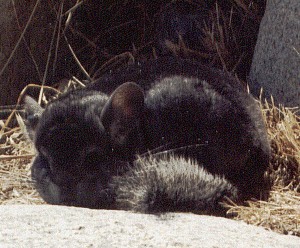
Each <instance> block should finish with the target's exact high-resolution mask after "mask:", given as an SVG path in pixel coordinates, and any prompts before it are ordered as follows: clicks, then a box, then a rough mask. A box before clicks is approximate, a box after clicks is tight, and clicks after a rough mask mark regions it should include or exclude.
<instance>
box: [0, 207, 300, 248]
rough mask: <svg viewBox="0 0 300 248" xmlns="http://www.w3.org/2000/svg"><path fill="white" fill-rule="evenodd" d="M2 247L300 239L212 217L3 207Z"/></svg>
mask: <svg viewBox="0 0 300 248" xmlns="http://www.w3.org/2000/svg"><path fill="white" fill-rule="evenodd" d="M0 212H1V224H0V247H1V248H7V247H21V248H22V247H31V248H34V247H81V248H82V247H101V248H114V247H124V248H127V247H128V248H129V247H130V248H135V247H197V248H201V247H215V248H216V247H222V248H223V247H230V248H232V247H272V248H274V247H300V238H298V237H294V236H286V235H280V234H277V233H274V232H271V231H267V230H265V229H263V228H261V227H255V226H251V225H247V224H245V223H243V222H239V221H234V220H230V219H225V218H218V217H212V216H200V215H194V214H183V213H176V214H174V213H171V214H167V215H163V216H161V217H159V216H154V215H146V214H138V213H131V212H125V211H109V210H91V209H83V208H74V207H64V206H50V205H2V206H0Z"/></svg>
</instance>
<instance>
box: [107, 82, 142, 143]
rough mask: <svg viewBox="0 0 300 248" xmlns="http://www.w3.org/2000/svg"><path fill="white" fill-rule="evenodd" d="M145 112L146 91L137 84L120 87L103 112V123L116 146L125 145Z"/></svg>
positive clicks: (128, 83)
mask: <svg viewBox="0 0 300 248" xmlns="http://www.w3.org/2000/svg"><path fill="white" fill-rule="evenodd" d="M143 110H144V91H143V89H142V88H141V87H140V86H138V85H137V84H136V83H132V82H127V83H124V84H122V85H121V86H119V87H118V88H117V89H116V90H115V91H114V92H113V93H112V95H111V96H110V98H109V100H108V102H107V103H106V104H105V106H104V108H103V110H102V112H101V121H102V124H103V126H104V128H105V129H106V130H107V132H108V133H109V134H110V136H111V139H112V141H113V143H114V144H115V145H124V144H126V142H127V141H128V136H129V134H130V133H132V131H133V130H134V129H136V128H137V127H138V125H139V122H140V118H141V115H142V112H143Z"/></svg>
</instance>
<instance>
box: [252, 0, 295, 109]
mask: <svg viewBox="0 0 300 248" xmlns="http://www.w3.org/2000/svg"><path fill="white" fill-rule="evenodd" d="M249 84H250V89H251V91H252V92H253V93H254V94H259V91H260V88H261V87H263V89H264V92H265V93H266V96H267V97H269V96H270V95H273V97H274V99H275V102H276V103H277V104H278V103H280V104H283V105H285V106H289V107H296V106H300V1H299V0H285V1H282V0H269V1H267V7H266V11H265V15H264V17H263V19H262V22H261V24H260V30H259V35H258V40H257V44H256V48H255V52H254V57H253V62H252V67H251V72H250V83H249Z"/></svg>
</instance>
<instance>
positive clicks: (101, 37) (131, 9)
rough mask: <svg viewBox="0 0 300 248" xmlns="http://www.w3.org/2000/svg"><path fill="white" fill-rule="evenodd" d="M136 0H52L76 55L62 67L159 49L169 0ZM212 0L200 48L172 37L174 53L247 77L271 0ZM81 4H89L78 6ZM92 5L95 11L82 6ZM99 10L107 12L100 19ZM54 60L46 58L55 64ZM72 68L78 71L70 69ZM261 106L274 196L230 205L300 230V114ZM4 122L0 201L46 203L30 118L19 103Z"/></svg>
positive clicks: (247, 215) (88, 71)
mask: <svg viewBox="0 0 300 248" xmlns="http://www.w3.org/2000/svg"><path fill="white" fill-rule="evenodd" d="M63 2H65V5H63V4H62V3H63ZM137 2H138V1H113V2H112V1H101V6H97V4H98V5H99V4H100V1H85V4H83V5H82V2H81V1H79V0H78V1H76V3H75V0H74V1H73V0H72V1H71V0H70V1H62V2H59V1H58V2H57V1H48V3H47V4H49V11H51V12H52V13H54V15H56V17H57V18H56V19H57V20H58V21H59V22H58V23H57V25H55V26H54V27H55V28H57V29H56V30H55V31H54V32H56V34H59V35H60V36H59V35H55V33H54V34H53V38H54V39H53V49H52V50H51V52H52V53H53V55H55V56H57V55H59V53H57V51H58V47H55V44H57V45H58V44H59V42H58V41H61V40H65V41H66V42H67V45H68V48H69V49H70V54H69V55H70V57H72V58H73V59H74V61H75V60H76V62H74V61H73V62H72V63H71V64H72V68H69V67H68V65H65V67H64V68H63V69H66V70H67V71H68V72H69V73H70V74H71V75H74V76H76V77H79V78H85V79H86V78H88V79H90V78H93V77H96V76H101V74H102V73H104V72H106V71H108V70H111V69H113V68H116V67H118V66H120V65H121V64H124V63H126V62H127V61H128V60H131V59H149V58H151V57H153V56H155V51H153V46H152V45H153V42H154V41H153V32H154V30H153V25H154V22H153V20H154V19H155V16H156V14H157V13H158V11H159V10H160V5H161V4H162V3H168V2H170V1H153V4H152V5H147V4H146V2H145V1H142V2H141V3H137ZM182 2H187V3H189V4H194V5H195V6H196V7H197V6H200V5H203V3H204V2H203V1H202V0H194V1H188V0H187V1H182ZM206 3H207V7H209V14H208V16H209V18H208V19H207V22H206V24H205V26H204V34H205V37H204V39H203V47H202V48H201V50H197V51H195V50H191V49H188V48H187V47H185V45H184V44H169V48H170V49H171V50H172V51H173V52H174V53H175V54H176V53H177V52H178V51H179V52H182V53H183V55H184V56H187V57H193V58H196V59H197V60H200V61H203V62H205V63H207V64H211V65H213V66H216V67H219V68H223V69H226V70H228V71H230V72H232V73H234V74H237V76H238V77H239V78H240V79H242V80H244V79H245V77H246V75H247V74H248V72H249V68H250V65H251V58H252V55H253V51H254V46H255V41H256V37H257V32H258V27H259V23H260V20H261V18H262V15H263V11H264V8H265V1H261V0H260V1H252V0H231V1H206ZM72 6H74V8H71V7H72ZM81 6H86V8H85V7H83V12H80V13H79V14H76V10H77V9H80V7H81ZM66 9H70V11H69V12H68V11H66ZM86 10H93V11H90V12H84V11H86ZM99 13H100V14H99ZM127 13H130V14H127ZM72 14H73V15H72ZM99 16H100V17H101V16H102V17H103V18H102V19H101V18H100V20H99V18H98V17H99ZM82 17H84V18H82ZM97 18H98V19H97ZM106 19H107V20H106ZM82 20H86V22H84V23H83V22H82ZM91 23H93V24H94V26H91ZM87 30H88V32H86V31H87ZM84 31H85V32H84ZM63 34H64V36H63ZM128 34H130V37H128ZM49 35H50V36H51V35H52V34H49ZM132 39H134V42H132ZM116 44H118V46H116ZM119 44H122V46H119ZM49 54H50V53H49ZM180 55H182V54H180ZM55 56H54V57H55ZM55 58H56V57H55ZM54 66H55V65H50V64H47V67H49V68H51V67H53V68H54ZM78 68H80V70H78ZM84 68H85V69H84ZM99 68H100V69H99ZM74 71H80V72H79V73H72V72H74ZM45 73H47V72H45ZM44 78H46V76H44ZM73 79H76V78H75V77H73ZM42 83H47V82H44V81H43V82H42ZM261 109H262V112H263V115H264V118H265V121H266V125H267V127H268V134H269V137H270V140H271V142H272V154H273V156H272V161H271V163H270V168H269V172H268V175H269V176H270V178H271V179H272V182H273V188H272V192H271V196H270V199H269V201H268V202H262V201H250V202H249V206H247V207H245V206H230V207H229V212H233V213H236V214H237V217H236V218H237V219H241V220H244V221H245V222H247V223H251V224H254V225H259V226H263V227H265V228H268V229H271V230H275V231H277V232H280V233H285V234H286V233H289V234H293V235H297V236H300V207H299V206H300V193H299V192H300V119H299V117H297V116H296V115H295V111H296V110H293V109H286V108H283V107H279V108H278V107H276V106H274V104H273V103H267V102H263V101H262V100H261ZM12 120H17V123H18V125H17V126H16V127H14V128H12V127H10V125H9V124H10V123H11V121H12ZM0 129H1V130H0V204H15V203H18V204H44V201H43V200H42V199H41V198H40V197H39V196H38V194H37V192H36V191H35V189H34V188H33V185H32V183H31V178H30V161H31V159H32V158H33V156H34V148H33V146H32V144H31V143H30V142H28V141H27V140H26V138H25V137H24V134H23V130H24V124H23V122H22V120H21V118H20V117H19V116H18V115H17V111H14V112H13V113H12V114H11V115H10V117H9V118H8V119H5V120H0Z"/></svg>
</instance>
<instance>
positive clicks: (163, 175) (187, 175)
mask: <svg viewBox="0 0 300 248" xmlns="http://www.w3.org/2000/svg"><path fill="white" fill-rule="evenodd" d="M112 187H113V188H114V189H115V193H116V204H117V206H118V207H119V208H121V209H129V210H134V211H138V212H145V213H164V212H169V211H176V212H177V211H181V212H183V211H184V212H194V213H199V214H214V215H220V214H221V215H222V214H224V213H225V209H224V207H223V205H222V201H224V200H225V199H226V198H229V199H230V200H232V201H235V200H236V199H237V195H238V192H237V189H236V188H235V187H234V186H233V185H231V184H230V183H229V182H228V181H227V180H226V179H224V178H222V177H220V176H214V175H212V174H210V173H208V172H207V171H206V170H205V169H203V168H202V167H200V166H199V165H198V164H196V163H194V162H192V161H191V160H186V159H183V158H175V157H171V158H166V159H161V158H160V159H155V158H150V159H147V160H145V159H138V160H137V162H136V164H135V165H134V166H133V168H132V169H131V170H129V172H128V173H127V174H125V175H122V176H118V177H115V178H114V179H113V182H112Z"/></svg>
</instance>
